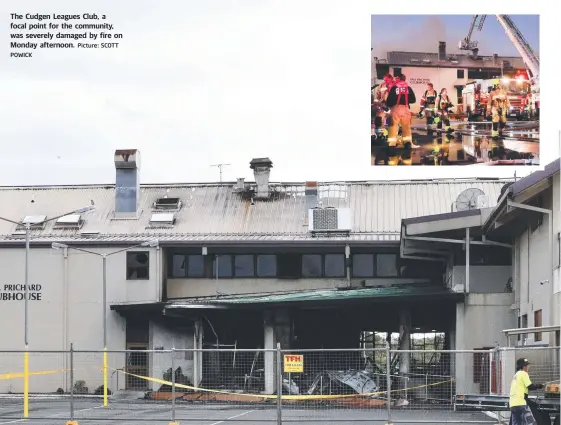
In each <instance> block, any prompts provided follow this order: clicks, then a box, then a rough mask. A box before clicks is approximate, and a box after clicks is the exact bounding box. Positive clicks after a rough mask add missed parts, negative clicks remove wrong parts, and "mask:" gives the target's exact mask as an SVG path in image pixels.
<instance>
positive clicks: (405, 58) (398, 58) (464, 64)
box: [387, 52, 526, 69]
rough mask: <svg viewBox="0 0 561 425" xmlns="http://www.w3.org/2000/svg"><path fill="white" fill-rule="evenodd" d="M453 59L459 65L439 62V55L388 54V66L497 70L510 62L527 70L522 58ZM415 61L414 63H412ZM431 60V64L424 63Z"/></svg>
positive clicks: (458, 56) (447, 61)
mask: <svg viewBox="0 0 561 425" xmlns="http://www.w3.org/2000/svg"><path fill="white" fill-rule="evenodd" d="M447 56H448V57H453V58H454V60H455V61H457V62H458V63H453V62H451V61H450V60H446V61H439V60H438V53H423V52H388V54H387V58H388V65H401V66H407V65H409V66H412V65H424V66H440V67H448V68H477V69H489V68H493V69H497V68H500V67H501V62H502V61H506V62H509V63H510V65H511V67H513V68H515V69H525V68H526V66H525V65H524V61H523V60H522V58H521V57H515V56H514V57H513V56H499V57H497V58H496V59H495V60H493V56H480V58H481V59H478V60H475V59H473V58H471V57H470V56H468V55H450V54H449V55H447ZM412 60H413V61H412ZM425 60H429V61H430V63H426V62H423V61H425Z"/></svg>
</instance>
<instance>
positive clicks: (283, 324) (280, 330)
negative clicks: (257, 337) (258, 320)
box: [263, 310, 291, 394]
mask: <svg viewBox="0 0 561 425" xmlns="http://www.w3.org/2000/svg"><path fill="white" fill-rule="evenodd" d="M290 324H291V318H290V314H289V313H288V311H286V310H276V311H266V312H265V313H264V326H263V327H264V332H265V333H264V347H265V349H267V350H275V349H276V348H277V343H280V346H281V349H283V350H287V349H289V348H290V341H291V326H290ZM264 358H265V393H266V394H274V393H275V392H276V384H277V379H276V378H277V375H278V371H277V369H276V353H275V352H272V351H270V352H266V353H265V355H264Z"/></svg>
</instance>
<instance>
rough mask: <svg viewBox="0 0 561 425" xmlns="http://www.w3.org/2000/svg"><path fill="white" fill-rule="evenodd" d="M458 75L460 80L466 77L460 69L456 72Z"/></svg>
mask: <svg viewBox="0 0 561 425" xmlns="http://www.w3.org/2000/svg"><path fill="white" fill-rule="evenodd" d="M456 74H457V75H456V76H457V77H458V78H464V75H465V74H464V70H463V69H458V70H457V71H456Z"/></svg>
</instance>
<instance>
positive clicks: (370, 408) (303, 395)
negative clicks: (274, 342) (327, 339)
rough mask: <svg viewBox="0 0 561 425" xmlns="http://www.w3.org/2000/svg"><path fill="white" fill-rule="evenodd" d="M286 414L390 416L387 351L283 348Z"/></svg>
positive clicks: (309, 417) (349, 417) (319, 418)
mask: <svg viewBox="0 0 561 425" xmlns="http://www.w3.org/2000/svg"><path fill="white" fill-rule="evenodd" d="M282 360H283V365H282V366H283V367H282V388H283V397H282V418H283V419H285V420H291V421H295V420H298V421H307V420H308V421H309V420H314V421H328V422H337V421H348V422H352V421H365V420H370V421H372V420H384V421H386V420H387V417H388V411H387V397H386V389H387V387H388V382H387V373H386V372H387V366H386V365H387V350H386V349H355V350H288V351H287V350H283V351H282Z"/></svg>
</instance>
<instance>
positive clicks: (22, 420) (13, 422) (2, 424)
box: [0, 406, 103, 425]
mask: <svg viewBox="0 0 561 425" xmlns="http://www.w3.org/2000/svg"><path fill="white" fill-rule="evenodd" d="M100 407H103V406H95V407H88V408H87V409H80V410H76V412H87V411H88V410H93V409H99V408H100ZM67 414H68V412H64V413H57V414H55V415H51V416H49V418H55V417H57V416H63V415H67ZM33 420H34V419H33V418H27V419H16V420H15V421H10V422H0V425H6V424H15V423H18V422H24V421H33Z"/></svg>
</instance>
